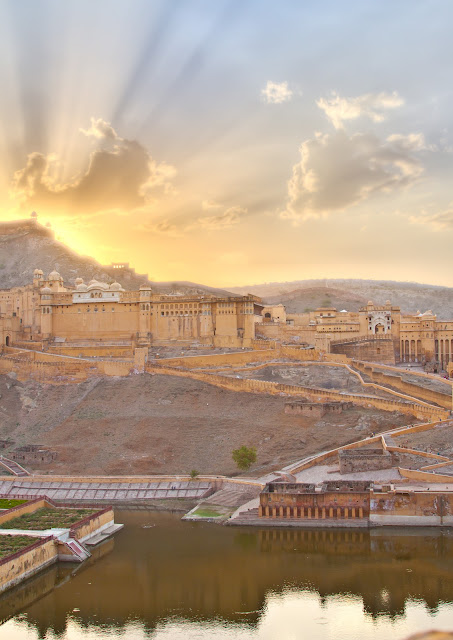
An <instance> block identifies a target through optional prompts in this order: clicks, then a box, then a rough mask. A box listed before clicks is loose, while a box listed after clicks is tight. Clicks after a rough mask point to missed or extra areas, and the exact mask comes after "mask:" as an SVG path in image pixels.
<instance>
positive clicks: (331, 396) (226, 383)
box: [145, 363, 448, 420]
mask: <svg viewBox="0 0 453 640" xmlns="http://www.w3.org/2000/svg"><path fill="white" fill-rule="evenodd" d="M145 369H146V371H147V372H148V373H160V374H163V375H176V376H181V377H188V378H192V379H195V380H201V381H203V382H207V383H208V384H212V385H214V386H217V387H221V388H223V389H230V390H232V391H245V392H248V393H269V394H273V395H285V394H287V395H290V396H300V397H303V398H307V399H309V400H311V401H313V402H326V401H340V402H347V401H350V402H353V403H354V404H356V405H359V406H364V407H376V408H377V409H382V410H383V411H401V412H402V413H406V414H409V415H415V416H417V417H419V418H421V419H423V418H431V419H436V420H442V419H446V418H447V417H448V412H447V411H445V410H443V409H441V408H437V407H433V406H431V405H427V404H417V403H416V402H410V401H408V402H402V401H401V400H390V399H387V398H379V397H375V396H365V395H363V396H362V395H354V394H347V393H342V392H337V391H331V390H327V389H317V388H310V387H298V386H294V385H286V384H280V383H277V382H268V381H265V380H253V379H242V378H231V377H226V376H221V375H218V374H213V373H205V372H200V371H184V370H180V369H172V368H169V367H165V366H161V365H158V364H157V363H148V364H147V365H146V368H145Z"/></svg>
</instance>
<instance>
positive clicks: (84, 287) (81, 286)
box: [76, 282, 88, 291]
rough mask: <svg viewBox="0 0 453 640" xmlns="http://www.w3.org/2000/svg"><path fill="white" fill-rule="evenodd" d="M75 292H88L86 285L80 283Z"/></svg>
mask: <svg viewBox="0 0 453 640" xmlns="http://www.w3.org/2000/svg"><path fill="white" fill-rule="evenodd" d="M76 291H88V287H87V286H86V284H84V283H83V282H81V283H80V284H78V285H77V287H76Z"/></svg>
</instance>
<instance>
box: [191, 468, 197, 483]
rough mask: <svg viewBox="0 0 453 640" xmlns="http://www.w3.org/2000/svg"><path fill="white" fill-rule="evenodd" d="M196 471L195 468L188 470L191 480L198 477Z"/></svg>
mask: <svg viewBox="0 0 453 640" xmlns="http://www.w3.org/2000/svg"><path fill="white" fill-rule="evenodd" d="M198 475H199V474H198V471H197V470H196V469H192V471H191V472H190V479H191V480H195V478H197V477H198Z"/></svg>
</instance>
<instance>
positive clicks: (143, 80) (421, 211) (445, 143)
mask: <svg viewBox="0 0 453 640" xmlns="http://www.w3.org/2000/svg"><path fill="white" fill-rule="evenodd" d="M452 23H453V4H452V3H451V2H450V1H449V0H424V1H422V0H357V1H355V0H342V1H341V2H338V0H332V1H331V0H324V1H323V2H319V1H316V0H279V1H278V2H277V1H275V0H273V1H271V0H65V1H64V2H62V1H61V0H21V1H20V2H17V0H0V95H1V99H0V115H1V120H0V122H1V125H0V220H14V219H21V218H28V217H29V216H30V213H31V212H32V211H36V212H37V214H38V220H39V221H40V222H41V223H43V224H47V223H49V224H50V225H51V227H52V228H53V229H54V230H55V232H56V235H57V237H58V238H60V239H61V240H63V241H64V242H65V243H66V244H68V245H69V246H70V247H72V248H73V249H75V250H76V251H78V252H80V253H82V254H85V255H91V256H93V257H94V258H96V259H97V260H99V261H100V262H102V263H103V264H109V263H110V262H112V261H124V262H129V263H130V264H131V265H132V266H134V267H135V268H136V270H137V271H138V272H141V273H143V272H144V273H148V274H149V276H150V278H153V279H155V280H191V281H193V282H199V283H204V284H206V285H212V286H216V285H217V286H222V287H225V286H234V285H246V284H253V283H261V282H277V281H292V280H302V279H306V278H372V279H387V280H409V281H417V282H423V283H431V284H440V285H448V286H453V269H451V267H450V254H451V246H452V240H453V194H452V169H453V82H452V80H453V38H452V37H451V25H452Z"/></svg>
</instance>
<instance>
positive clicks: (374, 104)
mask: <svg viewBox="0 0 453 640" xmlns="http://www.w3.org/2000/svg"><path fill="white" fill-rule="evenodd" d="M316 104H317V105H318V107H319V108H320V109H322V111H324V113H325V114H326V116H327V118H328V119H329V120H330V122H331V123H332V124H333V126H334V127H335V129H344V122H345V120H356V119H357V118H361V117H367V118H369V119H370V120H372V121H373V122H383V121H384V120H385V116H386V111H388V110H389V109H396V108H397V107H401V106H402V105H403V104H404V100H403V98H401V96H399V95H398V93H397V92H396V91H394V92H393V93H384V92H382V93H365V94H364V95H362V96H357V97H355V98H341V97H340V96H339V95H338V94H337V93H335V92H333V93H332V96H331V97H330V98H327V99H324V98H320V99H319V100H318V101H317V103H316Z"/></svg>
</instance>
